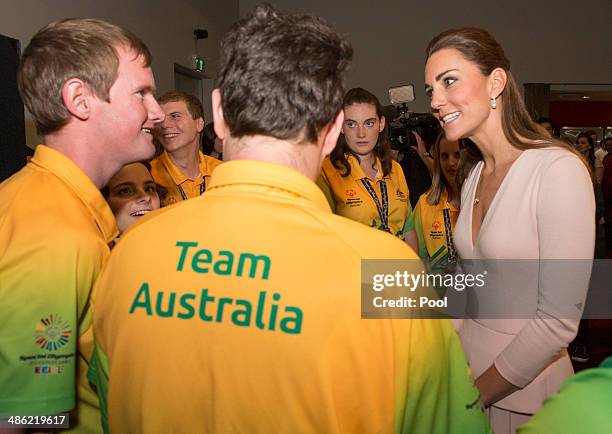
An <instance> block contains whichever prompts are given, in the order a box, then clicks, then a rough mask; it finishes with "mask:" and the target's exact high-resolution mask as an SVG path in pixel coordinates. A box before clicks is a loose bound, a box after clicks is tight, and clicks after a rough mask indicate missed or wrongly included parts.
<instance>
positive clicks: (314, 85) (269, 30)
mask: <svg viewBox="0 0 612 434" xmlns="http://www.w3.org/2000/svg"><path fill="white" fill-rule="evenodd" d="M221 53H222V58H221V65H220V69H219V74H218V79H217V88H218V93H219V95H220V99H221V107H222V120H223V121H224V123H225V125H226V126H227V128H225V129H224V128H222V127H221V126H220V125H219V124H221V123H222V122H217V119H215V130H216V131H217V135H218V136H219V137H220V138H222V140H223V141H224V142H229V143H230V147H229V149H227V148H226V149H225V153H226V157H225V158H226V159H228V155H229V159H232V155H235V152H234V151H235V149H233V148H232V146H231V143H232V142H235V141H241V139H243V138H245V137H247V138H248V137H252V136H263V137H268V138H272V139H276V140H279V141H292V142H295V143H316V142H317V139H318V138H319V135H320V133H321V131H322V130H323V129H324V128H325V127H326V126H327V125H330V124H331V123H332V122H333V121H334V120H335V118H336V116H337V115H338V113H339V112H340V108H341V103H342V97H343V95H344V73H345V71H346V70H347V68H348V65H349V62H350V60H351V58H352V53H353V50H352V48H351V46H350V44H349V43H348V42H347V41H346V40H345V39H344V38H342V37H341V36H340V35H339V34H338V33H337V32H336V31H335V30H334V29H333V28H331V27H330V26H329V25H328V24H327V23H325V22H324V21H323V20H321V19H319V18H317V17H313V16H297V15H284V14H280V13H278V12H276V11H275V10H274V9H272V8H271V7H270V6H259V7H257V8H256V9H255V11H254V12H253V13H252V14H251V15H250V16H249V17H247V18H245V19H243V20H240V21H239V22H238V23H236V24H235V25H234V26H233V27H232V29H231V30H230V31H229V32H228V34H227V35H226V37H225V38H224V39H223V41H222V43H221ZM214 101H215V95H214V94H213V116H215V115H218V113H217V112H216V110H215V106H214V105H215V104H214ZM223 130H226V131H223ZM228 135H229V136H231V139H229V140H228V139H227V136H228Z"/></svg>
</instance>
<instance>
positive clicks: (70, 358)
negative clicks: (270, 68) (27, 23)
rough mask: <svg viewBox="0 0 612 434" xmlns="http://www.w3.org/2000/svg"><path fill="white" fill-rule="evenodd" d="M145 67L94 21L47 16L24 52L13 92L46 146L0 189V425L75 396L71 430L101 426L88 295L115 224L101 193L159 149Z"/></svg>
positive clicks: (139, 45) (125, 43)
mask: <svg viewBox="0 0 612 434" xmlns="http://www.w3.org/2000/svg"><path fill="white" fill-rule="evenodd" d="M150 64H151V54H150V53H149V50H148V49H147V47H146V46H145V45H144V43H143V42H142V41H141V40H140V39H138V38H137V37H136V36H135V35H133V34H132V33H131V32H129V31H127V30H125V29H122V28H120V27H117V26H115V25H112V24H110V23H107V22H104V21H101V20H94V19H68V20H62V21H57V22H54V23H51V24H49V25H47V26H45V27H43V28H42V29H41V30H40V31H39V32H38V33H37V34H36V35H34V37H33V38H32V40H31V41H30V44H29V45H28V47H27V48H26V49H25V51H24V54H23V59H22V63H21V67H20V69H19V77H18V79H19V89H20V92H21V95H22V97H23V100H24V102H25V104H26V106H27V108H28V110H29V111H30V113H32V116H33V118H34V122H35V123H36V128H37V130H38V132H39V134H40V135H42V136H43V144H41V145H39V146H38V147H37V148H36V152H35V154H34V157H33V158H32V160H31V161H30V162H29V163H28V164H27V165H26V166H25V167H24V168H23V169H22V170H20V171H19V172H18V173H16V174H15V175H13V176H12V177H11V178H9V179H7V180H6V181H5V182H3V183H2V184H1V185H0V276H2V277H1V280H0V420H1V419H4V420H7V419H10V417H11V416H14V415H45V414H58V413H63V412H69V411H71V410H72V409H73V408H74V407H75V404H76V402H75V401H76V399H75V398H76V397H75V392H76V391H78V393H77V395H78V401H79V402H78V412H77V414H76V415H73V416H72V422H73V428H74V429H75V431H76V432H100V431H101V427H100V423H99V412H98V411H97V406H98V401H97V397H96V394H95V392H93V391H92V390H91V389H90V388H89V385H88V382H87V379H86V376H85V375H86V371H87V363H88V360H89V358H90V356H91V353H92V350H93V337H92V334H91V327H90V326H91V311H90V304H89V298H90V291H91V289H92V286H93V282H94V281H95V279H96V277H97V275H98V273H99V271H100V269H101V268H102V264H103V262H104V261H105V260H106V258H107V256H108V254H109V248H108V243H109V242H110V241H111V240H113V238H115V236H116V235H117V227H116V224H115V220H114V217H113V214H112V212H111V210H110V208H109V207H108V205H107V204H106V201H105V200H104V197H103V196H102V194H101V193H100V191H99V189H100V188H101V187H103V186H104V185H105V184H106V182H107V181H108V180H109V179H110V178H111V177H112V176H113V175H114V174H115V172H117V171H118V170H119V169H120V168H121V167H122V166H123V165H124V164H127V163H130V162H134V161H138V160H143V159H146V158H150V157H151V156H152V155H153V153H154V151H155V147H154V146H153V142H152V134H151V132H152V129H153V127H154V124H155V123H157V122H160V121H161V120H163V117H164V114H163V112H162V110H161V109H160V107H159V105H158V104H157V101H156V100H155V98H154V96H153V91H154V87H155V83H154V80H153V73H152V71H151V68H150ZM88 329H89V332H88Z"/></svg>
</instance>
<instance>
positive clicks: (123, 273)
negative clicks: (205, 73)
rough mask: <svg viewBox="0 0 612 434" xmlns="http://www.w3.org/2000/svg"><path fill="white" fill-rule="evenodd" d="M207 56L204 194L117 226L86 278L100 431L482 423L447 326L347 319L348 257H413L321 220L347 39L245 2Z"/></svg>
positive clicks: (360, 229)
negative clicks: (215, 153)
mask: <svg viewBox="0 0 612 434" xmlns="http://www.w3.org/2000/svg"><path fill="white" fill-rule="evenodd" d="M221 53H222V59H221V67H220V74H219V77H218V86H219V87H218V89H215V90H214V91H213V94H212V102H213V117H214V124H215V131H216V132H217V135H218V136H219V138H220V139H221V140H222V141H223V144H224V157H226V158H227V159H228V161H227V162H224V163H223V164H222V165H220V166H219V167H218V168H217V169H215V172H214V173H213V176H212V180H211V183H210V186H209V187H208V188H207V192H206V194H205V195H204V196H203V197H201V198H196V199H193V200H189V201H187V202H185V203H184V204H182V205H181V206H178V207H171V208H166V209H165V210H160V211H161V212H158V213H157V215H156V216H155V218H149V217H146V220H144V221H142V222H141V223H139V224H136V225H135V226H133V227H132V228H131V229H130V230H128V231H127V232H126V233H125V234H124V235H123V236H122V241H121V242H120V243H119V244H118V245H117V247H115V249H114V250H113V253H112V254H111V257H110V259H109V262H108V264H107V266H106V267H105V269H104V271H103V272H102V273H101V276H100V279H99V281H98V284H97V286H96V295H95V297H96V299H95V302H94V303H95V306H96V309H95V311H94V331H95V336H96V350H95V356H94V358H95V362H94V363H93V364H92V365H91V367H92V369H91V370H90V378H91V380H92V381H94V382H96V384H97V386H98V392H99V394H100V399H101V402H102V403H103V407H102V408H103V413H104V414H105V415H107V419H105V421H104V425H105V428H107V429H109V430H110V432H143V433H149V434H151V433H168V432H180V433H209V432H210V433H227V432H248V433H290V432H301V433H362V432H363V433H374V432H381V433H382V432H385V433H386V432H406V433H408V432H411V433H440V434H442V433H471V434H474V433H482V432H487V430H488V425H487V420H486V418H485V416H484V414H483V413H482V411H481V408H480V405H479V397H478V392H477V390H476V389H475V387H474V385H473V383H472V382H471V379H470V376H469V373H468V367H467V363H466V361H465V355H464V354H463V351H462V349H461V344H460V342H459V340H458V337H457V335H456V334H455V332H454V330H453V329H452V326H451V324H450V323H449V322H448V321H446V320H404V321H400V320H390V319H385V320H362V319H361V294H360V286H361V274H360V266H361V261H362V259H364V258H381V259H384V258H387V259H390V258H396V259H417V256H416V254H414V252H412V250H411V249H410V248H409V247H408V246H406V244H405V243H404V242H402V241H400V240H398V239H397V238H395V237H391V236H389V235H388V234H385V233H383V232H381V231H377V230H374V229H372V228H369V227H367V226H365V225H363V224H360V223H357V222H354V221H351V220H349V219H346V218H344V217H340V216H337V215H334V214H332V213H331V210H330V208H329V205H328V204H327V201H326V199H325V196H324V195H323V194H322V192H321V191H320V189H319V188H318V187H317V186H316V184H315V183H314V182H313V181H314V180H315V179H316V178H317V176H318V174H319V173H320V170H321V164H322V161H323V159H324V158H325V156H326V155H327V154H329V152H330V151H331V150H332V149H333V147H334V146H335V144H336V140H337V138H338V134H339V133H340V128H341V126H342V121H343V114H342V111H341V101H342V95H343V76H344V72H345V70H346V68H347V67H348V64H349V61H350V58H351V56H352V48H351V47H350V45H349V44H348V42H347V41H346V40H344V39H343V38H342V37H341V36H340V35H339V34H338V33H336V31H335V30H333V29H332V28H331V27H330V26H329V25H328V24H327V23H325V22H324V21H323V20H320V19H318V18H315V17H312V16H294V15H283V14H280V13H278V12H276V11H275V10H274V9H272V8H271V7H270V6H259V7H257V8H256V9H255V11H254V12H253V14H252V15H250V16H248V17H246V18H244V19H243V20H241V21H239V22H238V23H237V24H236V25H235V26H234V27H232V29H231V30H230V31H229V32H228V34H227V35H226V37H225V38H224V40H223V42H222V44H221ZM315 54H316V55H315ZM271 71H272V72H273V73H271ZM296 83H298V84H299V85H296ZM417 263H419V264H420V262H419V261H417ZM420 270H422V266H420V265H418V266H415V270H414V271H420ZM104 410H106V411H104Z"/></svg>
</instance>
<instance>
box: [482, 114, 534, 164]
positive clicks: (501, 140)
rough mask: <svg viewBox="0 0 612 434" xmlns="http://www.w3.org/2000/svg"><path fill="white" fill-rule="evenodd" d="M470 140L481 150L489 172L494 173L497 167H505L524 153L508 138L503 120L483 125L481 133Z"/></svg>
mask: <svg viewBox="0 0 612 434" xmlns="http://www.w3.org/2000/svg"><path fill="white" fill-rule="evenodd" d="M470 139H471V140H472V141H473V142H474V144H475V145H476V147H477V148H478V150H480V153H481V154H482V159H483V160H484V164H485V170H486V171H487V172H493V171H495V169H496V168H497V167H501V168H503V167H505V166H506V165H507V164H509V163H511V162H513V161H514V160H516V159H517V158H518V156H519V155H520V154H521V153H522V151H521V150H520V149H518V148H516V147H514V146H513V145H512V143H510V142H509V141H508V139H507V138H506V136H505V134H504V133H503V129H502V124H501V119H495V120H493V121H492V122H489V124H488V125H483V126H482V127H481V129H480V131H478V132H477V133H476V134H474V136H473V137H470Z"/></svg>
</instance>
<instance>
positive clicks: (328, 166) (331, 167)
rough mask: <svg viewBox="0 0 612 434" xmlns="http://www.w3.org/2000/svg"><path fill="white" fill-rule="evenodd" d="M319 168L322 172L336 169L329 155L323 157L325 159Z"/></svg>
mask: <svg viewBox="0 0 612 434" xmlns="http://www.w3.org/2000/svg"><path fill="white" fill-rule="evenodd" d="M321 169H322V170H323V171H324V172H329V171H331V170H336V168H335V167H334V165H333V164H332V162H331V158H330V157H329V155H328V156H327V157H325V159H324V160H323V165H322V166H321Z"/></svg>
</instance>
